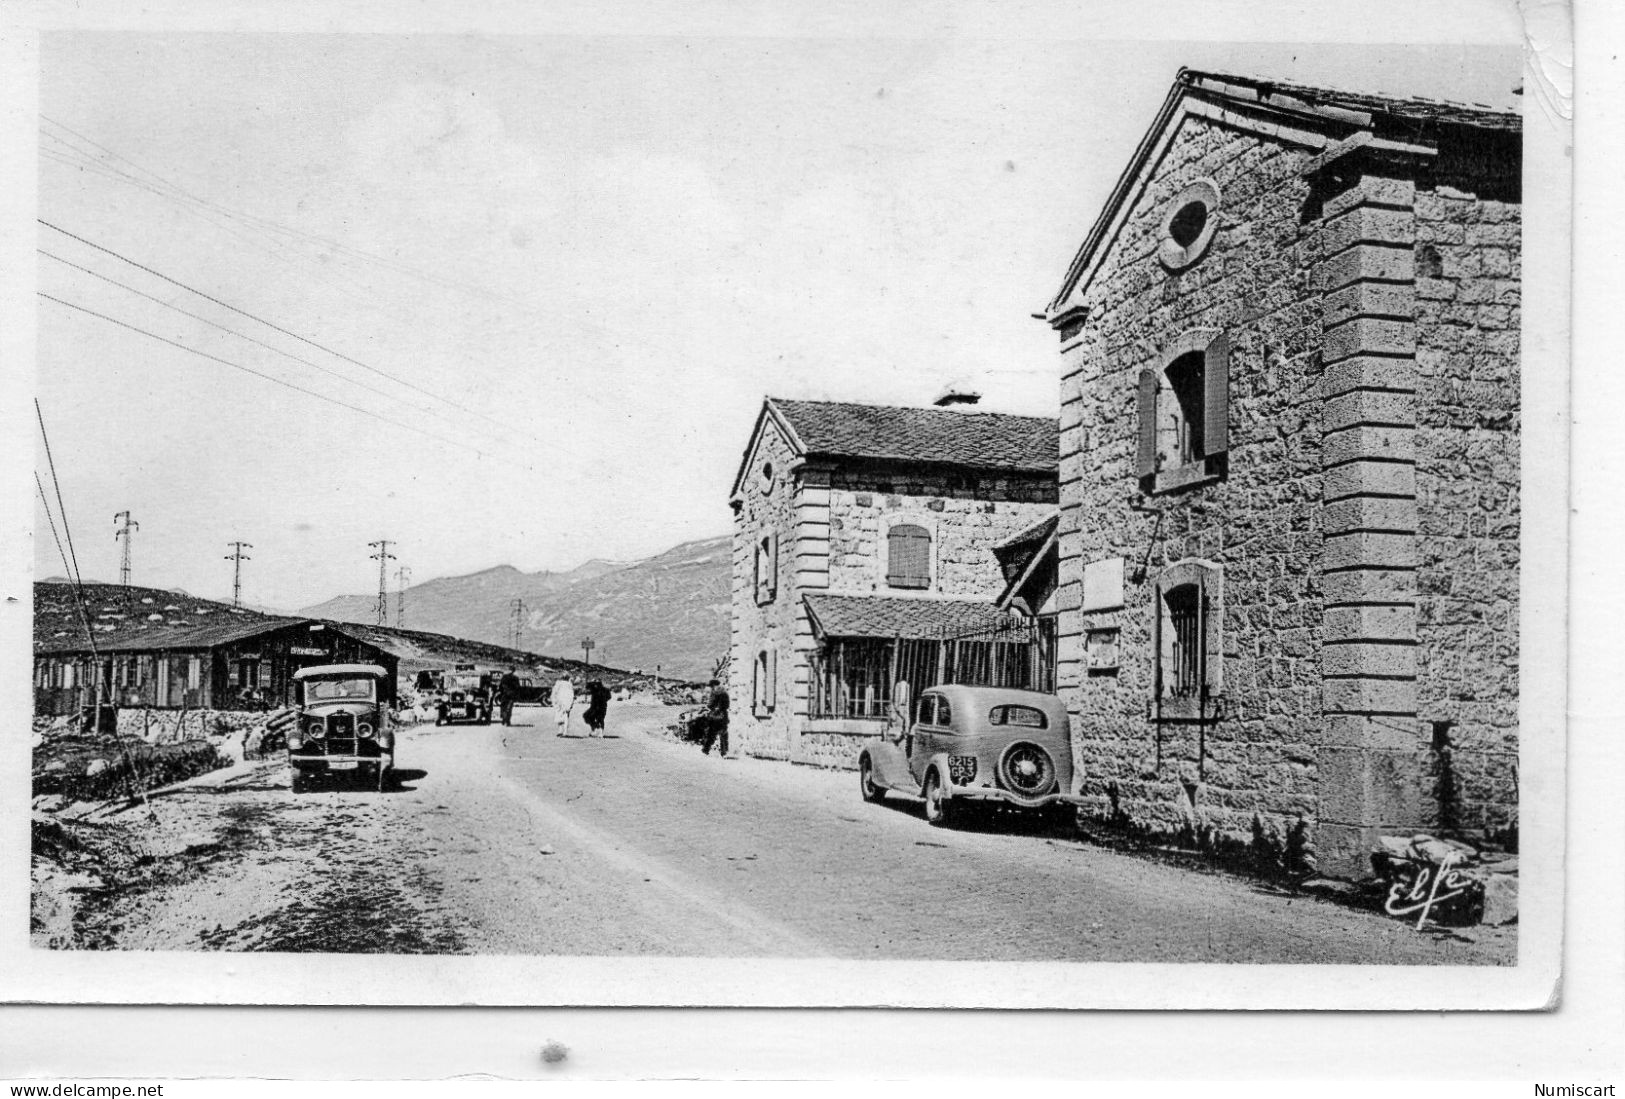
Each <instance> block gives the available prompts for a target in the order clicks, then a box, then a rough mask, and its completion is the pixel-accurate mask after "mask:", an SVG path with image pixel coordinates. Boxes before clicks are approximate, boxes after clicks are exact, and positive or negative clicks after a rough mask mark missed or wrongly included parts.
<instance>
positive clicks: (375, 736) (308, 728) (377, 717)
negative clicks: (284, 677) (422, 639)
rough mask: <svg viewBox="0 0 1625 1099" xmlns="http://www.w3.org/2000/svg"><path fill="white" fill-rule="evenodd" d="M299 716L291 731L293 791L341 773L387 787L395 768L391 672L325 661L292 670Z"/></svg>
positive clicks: (289, 748)
mask: <svg viewBox="0 0 1625 1099" xmlns="http://www.w3.org/2000/svg"><path fill="white" fill-rule="evenodd" d="M293 680H294V683H295V685H296V686H295V690H296V692H297V704H296V715H297V716H296V718H295V720H294V722H293V723H292V725H291V727H290V728H289V730H288V766H289V767H290V768H292V770H293V792H294V793H296V794H300V793H304V792H305V791H306V790H308V789H310V787H311V785H312V783H313V782H314V781H315V780H316V779H317V778H318V777H321V776H323V775H328V776H331V775H339V774H342V775H344V776H346V777H348V778H351V779H354V780H356V781H357V782H358V783H364V784H367V785H371V786H375V787H376V788H377V789H379V790H382V789H383V788H384V783H385V782H386V781H387V780H388V778H389V773H390V771H391V770H392V769H393V768H394V766H395V731H394V729H393V728H391V727H390V723H389V710H388V708H387V706H386V696H387V694H388V681H389V672H387V671H385V670H384V669H383V668H380V667H379V666H377V665H376V664H323V665H318V666H316V667H312V668H301V669H300V670H299V671H297V672H295V673H294V674H293Z"/></svg>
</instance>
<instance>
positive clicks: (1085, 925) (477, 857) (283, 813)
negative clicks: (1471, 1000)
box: [64, 706, 1516, 964]
mask: <svg viewBox="0 0 1625 1099" xmlns="http://www.w3.org/2000/svg"><path fill="white" fill-rule="evenodd" d="M671 714H672V711H670V710H668V709H665V708H663V707H654V706H650V707H638V706H620V707H615V708H613V709H612V712H611V732H619V733H620V735H619V736H618V737H610V738H605V739H601V740H600V739H587V738H585V737H573V738H558V737H555V736H554V735H553V725H552V721H551V720H550V716H551V715H550V713H549V711H547V710H544V709H539V708H521V709H520V710H518V711H517V712H516V715H515V719H516V721H518V722H521V724H519V725H517V726H514V727H511V728H503V727H501V726H494V727H473V726H455V727H449V728H436V727H434V726H432V725H431V726H419V727H416V728H414V729H410V730H407V731H406V732H405V733H404V735H403V737H402V741H401V744H400V747H399V749H398V752H397V758H398V761H399V763H400V765H401V767H402V770H403V775H404V781H403V783H402V785H401V788H400V789H398V790H396V791H394V792H391V793H386V794H383V795H379V794H376V793H366V792H352V791H346V790H331V791H319V792H316V793H312V794H306V795H301V796H299V797H295V796H293V795H292V794H291V793H290V792H289V791H288V789H287V772H286V768H285V767H282V766H280V765H276V764H266V765H263V766H262V767H260V768H258V769H253V770H251V771H249V772H245V773H244V774H240V775H237V776H235V777H233V778H232V779H230V780H228V781H226V782H224V783H219V784H211V783H210V782H208V781H205V782H202V783H200V784H198V785H197V786H196V787H194V788H192V789H190V790H187V791H183V792H180V793H177V794H172V795H169V796H167V797H164V798H159V799H157V802H156V804H158V805H159V807H160V809H161V812H162V814H163V815H164V817H165V820H166V821H167V825H166V827H167V828H168V829H169V832H170V840H169V842H168V846H167V847H166V848H164V849H163V850H161V851H158V852H157V855H158V857H157V858H155V859H153V860H151V861H150V862H149V863H148V864H147V868H146V869H145V870H137V871H135V873H136V874H137V877H136V878H134V879H132V880H129V881H127V882H125V883H124V884H123V886H122V887H121V888H120V889H118V890H117V891H104V895H102V896H101V897H100V898H99V900H98V899H97V898H95V897H94V896H93V897H92V903H91V904H89V905H88V907H87V909H86V913H85V914H84V915H83V916H82V917H81V918H80V920H79V923H80V925H81V933H80V935H79V936H78V939H79V941H78V943H77V945H85V946H93V945H105V946H117V947H124V948H148V949H188V948H193V949H196V948H204V949H208V948H214V949H228V950H230V949H238V950H243V949H247V950H308V949H319V950H348V951H413V952H418V951H432V952H477V953H481V954H491V953H515V954H535V953H543V954H570V955H603V954H661V955H687V956H707V955H710V956H728V957H744V956H777V957H819V956H839V957H847V958H859V957H862V958H941V959H984V960H1078V961H1158V962H1185V961H1227V962H1318V963H1327V962H1377V963H1388V964H1410V963H1479V964H1483V963H1502V964H1509V963H1511V962H1512V961H1513V960H1514V959H1515V954H1516V949H1515V941H1516V940H1515V933H1514V932H1513V931H1512V930H1510V929H1504V930H1499V931H1488V930H1484V929H1475V931H1474V932H1473V936H1474V939H1473V941H1467V940H1464V939H1462V938H1458V937H1456V936H1453V935H1449V934H1418V933H1417V932H1415V931H1414V930H1412V929H1411V928H1410V927H1409V926H1408V925H1406V924H1403V923H1398V922H1394V921H1390V920H1388V919H1386V918H1383V917H1380V916H1378V915H1374V914H1372V913H1369V912H1364V911H1357V910H1354V909H1351V908H1348V907H1344V906H1342V905H1339V904H1334V903H1330V902H1327V901H1323V900H1320V899H1317V898H1312V897H1297V898H1293V897H1289V896H1284V895H1282V894H1280V893H1278V892H1275V891H1273V890H1271V889H1269V888H1268V887H1266V886H1262V885H1258V884H1255V883H1251V882H1248V881H1245V880H1240V879H1235V878H1230V877H1226V876H1220V875H1210V874H1202V873H1197V872H1194V871H1191V870H1188V869H1181V868H1178V867H1173V866H1168V865H1163V864H1159V863H1156V862H1151V861H1147V860H1145V859H1141V858H1135V857H1132V856H1127V855H1123V854H1118V853H1115V852H1112V851H1108V850H1104V849H1101V848H1097V847H1092V846H1088V845H1085V844H1082V843H1079V842H1076V841H1074V840H1072V839H1070V838H1068V837H1065V836H1063V835H1057V834H1053V833H1045V832H1044V831H1042V829H1028V830H1026V831H1020V830H1016V831H1011V830H1007V829H1004V828H1001V827H999V826H981V827H977V828H975V829H972V830H961V831H944V830H939V829H934V828H931V827H930V826H928V825H927V824H926V823H925V822H924V820H923V819H922V817H921V815H920V810H919V806H918V804H917V803H915V802H913V801H910V800H908V799H903V798H896V797H892V798H888V799H887V800H886V801H885V802H884V803H881V804H876V805H870V804H866V803H864V802H863V801H862V800H861V799H860V798H859V797H858V792H857V782H856V778H855V776H853V775H851V774H848V773H842V772H829V771H819V770H815V769H811V768H804V767H795V766H791V765H788V764H783V763H771V762H767V761H761V760H752V759H729V760H722V759H718V758H716V757H714V756H712V757H707V756H703V755H701V754H700V753H699V752H698V750H696V749H694V748H692V747H690V746H687V745H681V744H677V743H674V742H671V741H668V740H664V739H660V738H657V737H654V736H651V735H649V733H648V731H647V730H649V729H651V728H653V727H655V726H657V725H659V724H661V723H664V722H665V721H668V720H670V717H671ZM575 731H576V732H578V733H579V732H581V731H582V730H581V729H580V727H579V725H577V726H576V727H575ZM115 914H116V919H115V918H114V917H115ZM64 945H65V944H64Z"/></svg>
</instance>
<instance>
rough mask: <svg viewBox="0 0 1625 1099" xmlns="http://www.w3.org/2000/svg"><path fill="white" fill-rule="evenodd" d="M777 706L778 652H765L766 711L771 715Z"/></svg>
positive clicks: (770, 650)
mask: <svg viewBox="0 0 1625 1099" xmlns="http://www.w3.org/2000/svg"><path fill="white" fill-rule="evenodd" d="M778 704H779V650H778V649H776V648H775V649H769V650H767V709H768V712H769V713H772V712H773V710H774V708H776V707H777V706H778Z"/></svg>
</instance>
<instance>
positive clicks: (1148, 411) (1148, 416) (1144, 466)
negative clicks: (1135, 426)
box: [1134, 369, 1157, 477]
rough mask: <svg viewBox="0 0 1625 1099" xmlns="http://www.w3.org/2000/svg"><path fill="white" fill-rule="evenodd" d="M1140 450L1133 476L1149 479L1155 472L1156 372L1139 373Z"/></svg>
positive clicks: (1147, 370) (1148, 370)
mask: <svg viewBox="0 0 1625 1099" xmlns="http://www.w3.org/2000/svg"><path fill="white" fill-rule="evenodd" d="M1139 430H1140V449H1139V455H1138V457H1137V459H1136V460H1135V463H1134V469H1135V475H1136V476H1139V477H1149V476H1151V475H1152V474H1153V473H1155V472H1157V372H1156V371H1155V370H1150V369H1146V370H1142V371H1140V409H1139Z"/></svg>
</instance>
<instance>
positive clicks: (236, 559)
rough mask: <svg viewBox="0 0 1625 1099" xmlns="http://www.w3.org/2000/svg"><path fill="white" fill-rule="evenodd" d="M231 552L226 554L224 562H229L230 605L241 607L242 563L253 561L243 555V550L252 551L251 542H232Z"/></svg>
mask: <svg viewBox="0 0 1625 1099" xmlns="http://www.w3.org/2000/svg"><path fill="white" fill-rule="evenodd" d="M230 546H231V552H230V553H228V554H226V560H227V561H231V562H232V563H233V564H232V566H231V605H232V606H234V607H240V606H242V605H243V562H244V561H252V560H254V559H253V558H252V557H249V556H247V555H246V554H244V553H243V551H244V550H245V549H253V548H254V544H253V543H252V542H232V543H230Z"/></svg>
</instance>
